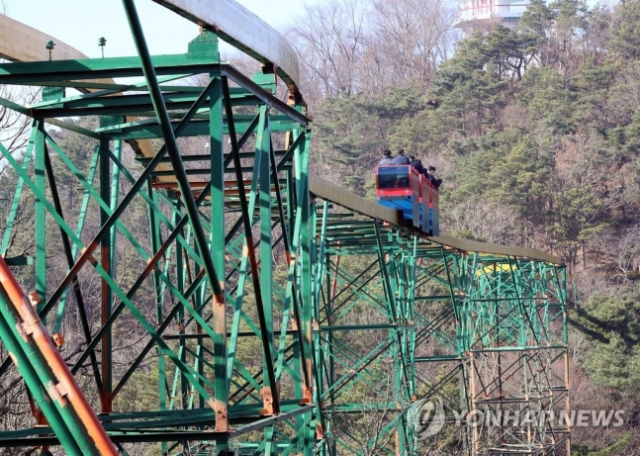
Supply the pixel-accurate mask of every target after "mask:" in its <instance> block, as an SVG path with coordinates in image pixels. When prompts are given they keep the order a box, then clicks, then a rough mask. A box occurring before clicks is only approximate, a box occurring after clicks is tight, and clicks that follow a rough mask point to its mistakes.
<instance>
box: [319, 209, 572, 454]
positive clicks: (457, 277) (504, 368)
mask: <svg viewBox="0 0 640 456" xmlns="http://www.w3.org/2000/svg"><path fill="white" fill-rule="evenodd" d="M352 206H353V207H357V206H358V205H357V204H354V205H352ZM317 211H318V215H317V217H318V220H317V221H316V230H317V233H318V234H317V237H316V239H318V241H317V245H316V248H315V250H316V252H317V255H318V257H317V260H316V261H314V267H315V271H316V272H315V273H314V277H315V279H314V283H315V284H316V285H315V286H316V291H315V294H314V299H315V306H314V318H315V321H314V324H315V326H314V347H315V353H316V360H315V361H316V369H317V371H316V386H317V388H318V393H317V396H316V397H317V399H316V400H317V401H318V403H319V404H321V406H320V418H319V422H320V423H322V425H323V426H325V427H324V433H323V437H324V438H323V440H322V441H321V445H320V451H321V454H332V455H333V454H357V455H367V454H396V455H397V454H401V455H404V454H407V455H409V454H425V453H426V452H427V451H429V450H430V451H435V449H438V448H439V449H440V451H443V452H445V451H447V450H446V448H447V445H448V447H449V448H453V447H455V448H457V449H458V451H461V450H462V451H464V454H473V455H484V454H534V455H543V454H558V455H560V454H569V452H570V447H569V438H568V437H569V430H568V428H567V427H566V425H565V424H564V423H563V422H559V421H558V420H557V419H555V420H554V419H553V417H556V418H557V417H558V416H562V412H567V411H568V371H567V362H568V360H567V333H566V307H565V283H564V280H565V270H564V268H563V267H560V266H558V265H555V264H552V263H548V262H545V261H540V260H535V259H530V258H523V257H516V256H507V255H490V254H483V253H478V252H465V251H460V250H455V249H452V248H447V247H446V246H443V245H440V244H436V243H433V242H429V241H428V240H426V239H422V238H420V237H417V236H414V235H411V234H410V233H407V232H403V231H402V230H399V229H397V228H396V227H393V226H390V225H386V224H380V223H379V222H378V221H376V220H375V219H364V218H362V217H358V216H357V215H356V214H354V213H353V212H350V213H345V212H344V211H337V212H336V211H331V210H329V209H328V206H327V205H326V203H325V204H324V205H322V206H318V207H317ZM323 276H324V278H323ZM426 402H432V403H440V404H444V407H443V410H444V415H443V417H444V420H445V422H444V423H443V427H444V429H442V430H441V431H440V432H437V433H435V434H434V435H426V434H425V431H426V427H427V425H428V424H429V423H428V422H426V423H425V420H424V418H425V416H424V415H425V414H424V411H423V412H422V413H421V411H420V409H419V407H421V406H422V407H424V404H425V403H426ZM417 407H418V408H417ZM527 414H529V415H527ZM501 416H504V417H505V418H506V419H505V420H504V421H503V422H501V423H497V422H496V421H495V417H501ZM531 416H535V417H536V418H539V417H541V416H543V417H548V419H546V420H536V422H535V423H533V422H531V419H527V417H531ZM456 417H462V419H459V423H456V422H455V418H456ZM478 417H480V420H479V419H478ZM484 417H487V419H486V420H484V421H483V420H482V418H484ZM489 417H493V418H492V421H490V420H489ZM516 417H517V418H516ZM442 454H447V453H442Z"/></svg>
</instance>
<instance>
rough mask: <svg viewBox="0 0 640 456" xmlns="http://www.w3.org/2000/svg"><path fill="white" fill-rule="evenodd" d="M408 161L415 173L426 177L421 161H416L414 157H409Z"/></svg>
mask: <svg viewBox="0 0 640 456" xmlns="http://www.w3.org/2000/svg"><path fill="white" fill-rule="evenodd" d="M409 160H410V161H411V166H413V169H415V170H416V171H418V173H420V174H422V175H424V176H426V175H427V170H426V169H425V167H424V166H423V165H422V160H418V159H416V156H415V155H409Z"/></svg>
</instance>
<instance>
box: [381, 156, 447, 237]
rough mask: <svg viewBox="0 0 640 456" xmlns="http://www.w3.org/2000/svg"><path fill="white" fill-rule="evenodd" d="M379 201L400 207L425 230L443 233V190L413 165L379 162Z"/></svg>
mask: <svg viewBox="0 0 640 456" xmlns="http://www.w3.org/2000/svg"><path fill="white" fill-rule="evenodd" d="M376 195H377V197H378V203H379V204H381V205H383V206H386V207H390V208H393V209H397V210H399V211H401V212H402V216H403V217H404V218H405V219H407V220H410V221H411V224H412V225H413V226H414V227H415V228H418V229H420V230H421V231H423V232H425V233H427V234H429V235H431V236H438V235H439V234H440V224H439V217H440V214H439V210H438V198H439V191H438V189H437V188H436V186H435V185H433V184H432V183H431V180H430V179H429V178H428V177H426V176H425V175H424V174H421V173H419V172H418V171H416V170H415V169H414V168H413V167H412V166H411V165H379V166H377V167H376Z"/></svg>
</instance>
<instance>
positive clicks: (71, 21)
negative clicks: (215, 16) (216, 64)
mask: <svg viewBox="0 0 640 456" xmlns="http://www.w3.org/2000/svg"><path fill="white" fill-rule="evenodd" d="M236 1H237V2H238V3H240V4H242V5H243V6H244V7H246V8H247V9H249V10H250V11H251V12H253V13H254V14H256V15H257V16H259V17H260V18H262V19H263V20H264V21H265V22H267V23H268V24H269V25H271V26H272V27H274V28H276V29H278V30H282V29H284V28H286V27H287V26H288V25H290V24H292V23H293V21H294V20H295V18H296V17H297V16H299V15H300V14H301V13H302V11H303V9H304V5H305V4H313V3H317V2H320V1H322V0H236ZM3 3H4V5H5V8H6V11H7V15H8V16H9V17H11V18H12V19H15V20H17V21H19V22H22V23H25V24H27V25H29V26H31V27H33V28H35V29H38V30H40V31H42V32H44V33H47V34H49V35H51V36H53V37H54V38H56V39H58V40H60V41H62V42H65V43H67V44H69V45H71V46H73V47H74V48H76V49H78V50H79V51H81V52H83V53H84V54H86V55H87V56H89V57H100V56H101V51H100V47H99V46H98V39H99V38H100V37H105V38H106V39H107V45H106V46H105V48H104V53H105V57H121V56H128V55H136V49H135V46H134V43H133V39H132V38H131V31H130V29H129V26H128V23H127V21H126V17H125V14H124V8H123V6H122V2H121V1H120V0H3ZM136 7H137V9H138V15H139V16H140V20H141V22H142V26H143V29H144V32H145V37H146V39H147V43H148V45H149V49H150V51H151V54H182V53H184V52H186V51H187V44H188V43H189V41H191V40H192V39H193V38H195V37H196V36H197V35H198V26H197V25H195V24H192V23H191V22H189V21H187V20H186V19H184V18H182V17H180V16H178V15H177V14H175V13H173V12H171V11H169V10H168V9H166V8H164V7H162V6H160V5H158V4H156V3H154V2H152V1H151V0H136ZM44 45H45V44H44V43H43V46H44ZM229 50H230V48H227V49H226V51H227V52H229ZM54 52H55V49H54ZM223 52H225V49H223Z"/></svg>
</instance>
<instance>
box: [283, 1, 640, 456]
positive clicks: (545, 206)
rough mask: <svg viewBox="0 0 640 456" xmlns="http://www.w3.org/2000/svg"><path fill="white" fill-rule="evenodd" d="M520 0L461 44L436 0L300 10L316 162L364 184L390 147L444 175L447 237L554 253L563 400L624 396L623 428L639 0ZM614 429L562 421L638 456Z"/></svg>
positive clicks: (618, 403) (328, 172)
mask: <svg viewBox="0 0 640 456" xmlns="http://www.w3.org/2000/svg"><path fill="white" fill-rule="evenodd" d="M530 3H531V5H530V7H529V8H528V9H527V11H526V13H525V14H524V16H523V17H522V20H521V22H520V24H519V27H518V28H517V29H515V30H511V29H508V28H505V27H502V26H500V25H495V26H494V27H492V28H489V29H488V30H486V31H484V32H483V33H479V32H478V33H476V34H474V35H473V36H470V37H467V38H466V39H461V37H460V36H459V35H458V32H456V31H455V29H454V28H453V27H452V22H453V17H454V16H453V14H452V12H451V11H450V10H448V9H447V7H446V5H447V4H446V3H445V2H440V1H437V0H426V1H424V0H377V1H364V0H363V1H358V0H335V1H330V2H324V3H322V5H320V6H316V7H313V8H310V9H309V10H308V12H307V17H306V18H304V20H300V21H299V23H300V24H303V25H299V26H297V27H296V28H294V29H293V30H291V32H290V35H291V36H292V37H293V38H295V40H296V41H295V42H296V43H297V46H298V48H299V52H300V55H301V57H302V61H303V62H304V65H305V67H304V70H305V77H306V81H305V84H306V87H305V93H306V94H310V98H308V100H307V101H308V102H309V103H310V113H311V114H312V116H313V118H314V121H315V122H314V127H315V130H314V131H315V133H314V134H315V136H314V141H315V144H314V150H313V157H312V166H313V167H314V172H315V173H316V174H319V175H322V176H323V177H327V178H330V179H332V180H333V181H335V182H337V183H340V184H342V185H345V186H347V187H349V188H351V189H352V190H353V191H355V192H356V193H358V194H361V195H369V196H371V195H372V191H371V190H372V185H373V181H372V171H373V167H374V166H375V164H376V163H377V162H378V160H379V158H380V154H381V151H382V150H384V149H385V148H390V149H392V151H393V152H396V151H397V150H398V149H400V148H403V149H404V150H405V151H407V152H408V153H413V154H415V155H416V156H417V157H418V158H421V159H422V161H423V163H427V164H430V165H431V164H432V165H434V166H436V167H437V168H438V171H439V172H440V173H441V177H443V178H444V180H445V183H444V184H443V187H442V190H441V218H442V221H441V227H442V229H443V230H445V231H446V232H447V233H449V234H453V235H455V236H459V237H465V238H471V239H478V240H484V241H489V242H496V243H503V244H508V245H520V246H526V247H534V248H538V249H541V250H545V251H549V252H552V253H554V254H556V255H559V256H561V257H562V258H563V259H564V260H565V261H566V264H567V267H568V270H569V272H570V273H571V276H570V277H571V280H570V283H569V285H568V287H569V288H570V298H571V301H570V304H571V307H572V313H571V315H570V321H571V323H572V326H571V344H572V351H571V357H572V360H571V363H572V372H571V376H572V381H571V383H572V388H573V393H572V401H573V407H574V408H577V407H584V408H592V409H594V408H595V409H600V408H616V407H622V408H624V409H625V410H626V417H627V426H628V429H626V431H628V430H629V429H632V428H633V427H634V426H635V425H636V424H637V423H636V420H637V414H638V412H639V411H640V408H639V407H638V400H637V398H638V393H639V389H638V385H639V384H640V382H639V380H640V349H638V348H637V343H638V341H639V340H640V302H639V297H640V288H639V286H638V285H637V282H636V279H637V278H638V277H639V276H638V272H639V267H640V225H639V221H640V220H639V217H640V210H639V209H640V205H639V202H640V174H639V173H638V168H639V165H640V155H639V153H640V140H639V136H638V135H639V133H640V1H637V0H631V1H626V2H621V3H620V4H618V5H615V6H613V7H604V6H595V7H588V6H587V5H586V3H585V2H581V1H576V0H557V1H554V2H549V3H546V2H544V1H543V0H533V1H531V2H530ZM626 431H625V430H621V429H617V430H613V429H610V430H608V431H605V432H597V433H594V432H585V430H580V429H576V431H575V433H574V435H575V438H574V442H575V443H576V445H578V447H577V448H581V447H580V445H583V446H584V448H582V450H581V451H583V453H581V454H589V453H588V451H589V448H592V449H596V448H597V449H602V448H605V447H606V446H607V445H611V444H613V443H614V442H616V441H618V440H620V439H621V438H622V440H621V441H620V443H619V444H618V445H617V446H616V447H613V448H611V449H610V450H611V451H609V452H606V454H621V455H623V454H624V455H629V454H635V453H633V451H632V448H636V447H638V448H640V443H639V442H636V443H631V444H629V445H626V446H625V445H624V442H626V441H627V440H628V439H627V438H626V437H621V436H623V435H625V434H624V432H626ZM620 448H623V449H622V450H620ZM616 449H617V450H618V451H619V453H617V452H616ZM598 454H600V453H598ZM602 454H605V453H602Z"/></svg>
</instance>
